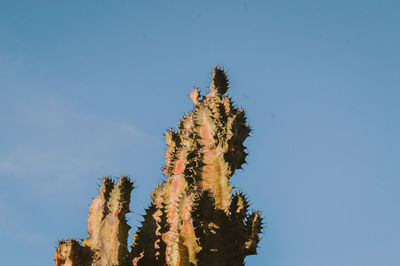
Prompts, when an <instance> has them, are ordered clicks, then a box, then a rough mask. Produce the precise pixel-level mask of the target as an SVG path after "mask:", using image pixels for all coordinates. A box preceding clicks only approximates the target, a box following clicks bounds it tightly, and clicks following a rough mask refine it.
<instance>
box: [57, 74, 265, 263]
mask: <svg viewBox="0 0 400 266" xmlns="http://www.w3.org/2000/svg"><path fill="white" fill-rule="evenodd" d="M209 89H210V90H209V93H208V94H207V95H204V96H201V95H200V92H199V90H198V89H197V88H196V89H195V90H194V91H193V92H192V93H191V95H190V97H191V98H192V100H193V102H194V108H193V111H192V112H191V113H189V114H187V115H185V116H184V117H183V118H182V120H181V121H180V123H179V126H178V128H177V130H173V129H170V130H168V131H167V132H166V134H165V139H166V143H167V146H168V147H167V151H166V153H165V157H166V163H165V166H164V174H165V175H166V180H165V181H164V182H163V183H162V184H161V185H160V186H157V187H156V188H155V190H154V191H153V193H152V203H151V204H150V206H149V207H148V208H147V209H146V210H145V215H144V220H143V222H142V225H141V226H140V227H139V228H138V231H137V233H136V234H135V235H134V242H133V244H132V247H131V249H130V251H129V252H128V249H127V247H126V242H127V233H128V230H129V226H128V225H127V224H126V221H125V214H126V213H127V212H128V210H129V194H130V192H131V190H132V183H131V182H130V181H129V180H128V179H127V178H126V177H122V178H121V179H120V180H119V181H118V182H117V183H114V182H112V181H111V180H110V179H103V184H102V186H101V187H100V191H99V196H98V197H97V198H95V199H94V200H93V203H92V205H91V207H90V212H89V229H88V232H89V234H90V237H89V238H87V239H85V240H84V241H83V244H82V245H81V244H80V243H79V242H78V241H76V240H68V241H61V242H60V243H59V247H58V248H57V251H56V257H55V260H56V261H57V265H207V266H212V265H219V266H222V265H244V259H245V257H246V256H248V255H252V254H256V249H257V245H258V242H259V240H260V237H259V234H260V232H261V230H262V221H261V217H260V215H259V212H257V211H253V212H248V208H249V204H248V201H247V199H246V197H245V196H244V194H242V193H241V192H238V191H236V192H232V189H233V186H232V185H230V179H231V177H232V175H233V174H234V172H235V171H236V170H237V169H240V168H241V166H242V164H243V163H245V158H246V155H247V154H246V152H245V149H246V148H245V147H244V145H243V142H244V141H245V139H246V138H247V137H248V135H249V133H250V127H249V126H248V125H247V123H246V117H245V114H244V111H243V110H241V109H239V108H237V107H235V106H234V105H233V103H232V100H231V99H230V98H229V97H228V96H226V95H225V93H226V92H227V90H228V79H227V76H226V73H225V72H224V71H223V70H222V69H220V68H217V67H216V68H214V72H213V77H212V82H211V85H210V88H209Z"/></svg>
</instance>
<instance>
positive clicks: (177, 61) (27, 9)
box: [0, 0, 400, 266]
mask: <svg viewBox="0 0 400 266" xmlns="http://www.w3.org/2000/svg"><path fill="white" fill-rule="evenodd" d="M399 12H400V4H399V2H398V1H370V0H363V1H283V0H282V1H252V0H247V1H196V2H195V1H133V0H132V1H122V0H120V1H28V0H26V1H1V3H0V40H1V41H0V126H1V131H0V136H1V138H0V181H1V183H2V185H1V186H0V213H1V215H0V250H1V251H0V264H1V265H39V266H41V265H54V262H53V260H52V258H53V256H54V250H55V247H56V241H57V240H58V239H62V238H68V237H75V238H85V237H87V233H86V229H87V212H88V205H89V204H90V202H91V199H92V197H94V196H96V188H97V187H96V184H97V183H99V180H100V178H101V177H102V176H105V175H111V176H119V175H121V174H129V175H130V176H131V177H132V178H133V179H134V180H135V184H136V186H137V188H136V189H135V190H134V192H133V197H132V200H133V202H132V210H133V213H132V214H130V215H129V220H130V223H131V224H132V225H137V224H138V221H139V220H140V215H141V214H143V209H144V208H145V207H146V206H147V205H148V204H149V198H150V193H151V191H152V190H153V188H154V187H155V185H156V184H157V183H159V182H160V181H161V180H162V174H161V170H160V169H161V167H162V165H163V161H164V158H163V152H164V150H165V145H164V141H163V136H162V134H163V133H164V132H165V130H166V129H167V128H169V127H174V126H176V125H177V122H178V120H179V119H180V118H181V116H182V115H183V114H184V113H186V112H188V111H190V109H191V107H192V102H191V100H190V99H189V98H188V96H189V94H190V92H191V90H192V88H193V86H199V87H201V88H202V91H203V92H206V91H207V89H206V87H207V86H208V85H209V82H210V72H211V71H212V67H213V66H214V65H216V64H219V65H222V66H224V67H225V69H226V70H227V71H228V74H229V75H230V77H231V89H230V95H231V96H232V97H233V99H234V100H235V102H236V103H237V105H239V106H241V107H243V108H244V109H245V110H246V111H247V116H248V118H249V122H250V124H251V126H252V128H253V130H254V133H253V135H252V137H251V138H249V139H248V140H247V142H246V144H247V147H248V152H249V154H250V155H249V157H248V165H246V167H245V170H243V171H239V172H237V174H236V175H235V176H234V177H233V179H232V184H234V185H235V186H236V187H238V188H241V189H242V190H243V191H245V192H247V193H248V195H249V198H250V200H251V202H252V206H253V208H255V209H261V210H262V211H263V215H264V217H265V221H266V224H267V227H266V229H265V233H264V235H263V240H262V241H261V243H260V249H259V255H257V256H251V257H249V258H248V260H247V262H248V265H266V266H267V265H269V266H294V265H296V266H320V265H324V266H395V265H400V253H399V250H398V248H399V246H400V230H399V227H398V226H399V224H400V213H399V211H398V209H399V204H400V193H399V188H400V179H399V173H400V163H399V160H400V141H399V135H400V116H399V115H400V105H399V99H400V90H399V89H400V88H399V84H400V64H399V62H400V48H399V47H400V35H399V31H400V29H399V28H400V16H399V15H398V14H399ZM134 231H135V228H134V229H133V230H132V231H131V233H134Z"/></svg>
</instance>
